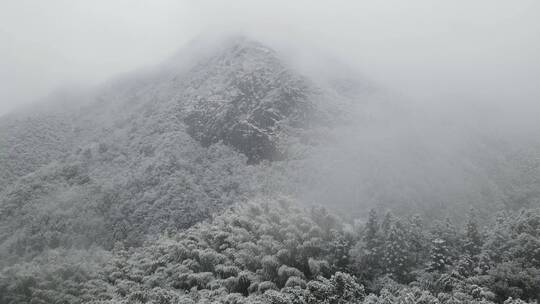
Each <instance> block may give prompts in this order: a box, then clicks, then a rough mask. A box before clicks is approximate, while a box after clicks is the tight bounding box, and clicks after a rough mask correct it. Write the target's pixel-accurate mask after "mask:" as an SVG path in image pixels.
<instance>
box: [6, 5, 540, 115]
mask: <svg viewBox="0 0 540 304" xmlns="http://www.w3.org/2000/svg"><path fill="white" fill-rule="evenodd" d="M223 30H227V31H243V32H246V33H247V34H250V36H252V37H262V38H264V39H274V40H281V41H282V42H285V43H286V42H287V41H290V42H293V43H294V44H295V45H296V46H298V45H304V42H305V45H312V46H317V47H319V48H322V49H326V50H328V51H329V52H332V53H334V54H336V55H337V56H338V57H340V58H341V59H342V60H344V61H348V62H351V63H353V64H355V65H356V66H357V67H358V68H359V69H361V70H362V71H361V72H362V73H363V74H365V75H367V76H368V77H370V78H373V79H375V80H377V81H378V82H381V83H384V84H385V85H386V86H388V87H391V88H392V89H395V90H396V91H399V92H402V93H404V94H406V95H408V96H410V97H412V98H414V99H418V100H424V101H433V102H435V101H438V102H452V101H455V100H460V101H469V100H471V101H472V100H476V101H481V102H485V103H487V104H491V103H492V104H499V105H500V104H504V105H510V104H514V105H516V106H514V108H518V109H524V108H525V107H527V106H530V105H533V104H536V103H540V99H539V97H540V1H538V0H512V1H510V0H452V1H438V0H416V1H413V0H410V1H403V0H385V1H375V0H373V1H360V0H354V1H353V0H351V1H343V0H341V1H340V0H337V1H336V0H334V1H313V0H310V1H308V0H304V1H277V0H271V1H254V0H244V1H238V0H236V1H217V0H216V1H201V0H197V1H179V0H176V1H173V0H147V1H143V0H92V1H82V0H80V1H77V0H47V1H40V0H34V1H31V0H0V83H1V85H0V113H6V112H7V111H9V110H12V109H14V108H15V107H18V106H20V105H22V104H25V103H28V102H30V101H32V100H35V99H38V98H39V97H41V96H44V95H46V94H47V93H49V92H51V91H52V90H54V89H56V88H59V87H62V86H68V85H71V84H94V83H98V82H100V81H104V80H106V79H108V78H110V77H112V76H114V75H115V74H118V73H123V72H127V71H131V70H133V69H136V68H138V67H143V66H148V65H152V64H155V63H158V62H160V61H162V60H164V59H166V58H167V57H168V56H170V55H171V54H172V53H174V52H175V51H176V50H177V49H179V48H180V47H182V45H183V44H185V43H186V42H188V41H189V40H191V39H193V38H195V37H198V36H199V35H201V34H205V33H213V32H219V31H223Z"/></svg>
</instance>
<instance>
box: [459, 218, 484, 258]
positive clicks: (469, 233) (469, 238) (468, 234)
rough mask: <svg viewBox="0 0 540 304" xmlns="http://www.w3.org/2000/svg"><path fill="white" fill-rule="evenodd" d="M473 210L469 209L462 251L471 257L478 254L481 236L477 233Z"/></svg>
mask: <svg viewBox="0 0 540 304" xmlns="http://www.w3.org/2000/svg"><path fill="white" fill-rule="evenodd" d="M475 214H476V212H475V210H474V209H473V208H471V210H470V212H469V219H468V220H467V224H466V227H465V241H464V244H463V249H464V250H465V252H466V253H468V254H469V255H471V256H475V255H477V254H479V253H480V248H481V247H482V236H481V235H480V232H479V231H478V225H477V223H476V220H475Z"/></svg>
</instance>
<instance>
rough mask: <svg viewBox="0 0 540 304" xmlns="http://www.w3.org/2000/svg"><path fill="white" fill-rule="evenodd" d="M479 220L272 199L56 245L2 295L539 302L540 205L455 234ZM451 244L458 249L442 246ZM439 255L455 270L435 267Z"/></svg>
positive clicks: (16, 273) (2, 280) (7, 274)
mask: <svg viewBox="0 0 540 304" xmlns="http://www.w3.org/2000/svg"><path fill="white" fill-rule="evenodd" d="M471 221H472V220H471ZM470 225H473V223H472V222H469V223H468V224H465V225H463V227H461V228H456V229H454V228H453V226H452V225H449V224H448V223H442V224H435V225H433V226H431V227H427V228H419V229H418V227H419V223H418V221H417V219H415V218H414V217H413V218H398V217H395V216H390V215H387V216H385V217H384V219H383V221H381V222H380V223H379V221H378V217H377V215H376V213H372V216H371V219H370V221H368V222H367V223H366V225H365V226H362V225H360V226H359V225H356V226H352V227H351V226H350V225H349V224H347V223H346V222H343V221H342V220H340V219H339V218H338V217H336V216H334V215H332V214H329V213H328V212H326V211H325V210H324V209H321V208H312V209H300V208H298V206H296V205H294V204H293V203H292V202H290V200H289V199H280V200H278V202H271V201H268V200H262V199H261V200H258V201H254V202H251V203H248V204H241V205H235V206H234V207H233V208H231V209H229V210H227V211H226V212H224V213H223V214H221V215H219V216H216V217H214V218H213V219H212V220H210V221H206V222H203V223H200V224H197V225H195V226H193V227H192V228H189V229H187V230H185V231H182V232H178V233H169V234H167V235H163V236H162V237H161V238H160V239H158V240H155V241H152V242H148V243H146V244H145V245H143V246H142V247H136V248H135V247H132V248H125V247H124V246H123V245H121V244H120V243H118V245H117V246H115V248H114V249H113V251H112V254H111V255H109V254H105V253H104V252H96V253H95V254H93V255H90V256H88V254H87V253H85V252H84V251H78V253H77V254H74V255H72V256H71V257H70V258H68V259H67V261H64V260H62V259H61V257H64V256H65V255H66V254H67V253H64V252H57V251H49V252H48V254H47V255H45V256H42V257H40V258H39V259H34V260H33V261H31V262H29V263H24V264H18V265H15V266H12V267H9V268H6V269H5V270H4V271H3V272H2V273H1V274H0V291H2V293H0V294H1V295H2V296H0V302H2V303H28V302H29V301H30V299H32V300H33V301H34V303H42V302H43V303H49V302H55V301H56V302H62V301H67V302H68V303H85V302H92V303H133V302H137V301H139V302H142V303H214V302H216V301H217V303H484V304H487V303H503V302H505V303H520V302H518V301H517V300H515V299H522V300H523V301H534V300H539V299H540V289H539V286H540V263H539V262H538V261H539V259H538V253H539V251H538V250H539V248H540V247H539V246H538V244H539V243H540V233H539V232H540V210H528V211H523V212H518V213H512V214H500V215H499V216H498V217H496V219H495V220H494V222H493V223H492V224H490V226H489V227H487V228H486V229H479V231H478V233H479V234H480V235H481V236H482V241H481V243H480V244H478V245H479V248H480V250H479V251H478V252H477V253H475V254H472V255H471V254H469V252H467V251H466V248H468V246H469V245H470V244H469V243H468V242H467V241H457V242H454V241H455V240H456V239H457V240H466V237H465V236H466V235H467V234H468V233H470V229H467V227H468V226H470ZM398 231H399V232H398ZM454 234H455V235H456V236H457V238H456V239H454V237H453V235H454ZM435 240H436V241H435ZM443 241H444V242H443ZM443 244H444V245H443ZM441 246H446V247H447V249H446V250H440V249H434V247H436V248H440V247H441ZM434 252H436V253H437V254H433V253H434ZM452 252H456V253H455V254H453V253H452ZM85 254H86V255H87V256H85ZM43 259H45V260H43ZM435 259H440V260H442V261H443V262H444V267H442V268H437V267H433V263H434V260H435ZM443 262H440V263H443ZM512 299H514V300H512ZM40 301H41V302H40ZM524 303H525V302H524Z"/></svg>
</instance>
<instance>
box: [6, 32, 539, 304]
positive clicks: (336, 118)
mask: <svg viewBox="0 0 540 304" xmlns="http://www.w3.org/2000/svg"><path fill="white" fill-rule="evenodd" d="M201 49H203V50H204V52H203V51H200V50H201ZM291 58H293V57H291V56H289V55H286V54H281V53H280V52H278V51H275V50H273V49H272V48H270V47H268V46H265V45H263V44H261V43H259V42H255V41H252V40H250V39H247V38H244V37H234V38H231V39H226V40H225V41H220V42H219V43H218V42H215V43H211V44H210V45H203V46H201V45H198V44H197V43H194V44H192V45H190V46H188V47H186V49H185V50H182V51H180V52H179V53H178V54H176V55H175V56H173V57H172V58H170V59H168V60H166V61H165V62H163V63H162V64H161V65H159V66H157V67H154V68H150V69H145V70H141V71H137V72H134V73H129V74H127V75H124V76H122V77H119V78H117V79H115V80H113V81H110V82H107V83H104V84H102V85H100V86H98V87H96V88H92V89H85V90H81V91H80V92H69V93H58V94H56V95H52V96H51V97H49V98H48V99H49V100H47V101H46V102H44V105H43V106H41V107H39V108H28V109H24V110H21V111H19V112H17V113H14V114H9V115H6V116H3V117H0V303H2V304H3V303H12V304H14V303H161V304H164V303H231V304H232V303H507V304H508V303H514V304H515V303H523V302H520V301H521V300H523V301H534V300H539V299H540V295H539V292H540V290H539V289H538V286H540V281H539V280H540V264H539V263H540V262H539V261H540V256H539V255H540V240H539V238H540V214H539V211H538V208H539V207H540V206H539V203H540V192H539V191H538V189H540V159H539V158H538V157H537V156H538V151H540V148H539V147H540V144H539V143H538V138H540V136H539V137H536V136H535V135H536V134H540V130H529V132H528V133H527V134H528V135H527V136H519V137H518V136H514V134H512V133H505V132H494V131H495V130H496V129H495V128H492V125H489V124H487V123H486V124H485V125H480V126H479V125H478V124H476V121H473V120H467V119H465V118H458V117H451V116H448V117H447V116H445V120H439V119H438V118H439V116H437V115H440V113H431V114H432V115H433V117H428V116H427V115H424V114H425V112H422V111H421V109H418V108H416V107H415V106H413V105H408V104H406V103H404V102H403V100H402V99H400V98H399V97H398V96H394V95H392V94H390V93H388V92H385V90H384V89H383V88H378V87H377V86H376V85H375V84H373V83H371V82H369V81H368V80H365V79H363V78H361V77H359V76H357V75H356V74H355V73H352V72H351V71H349V70H348V69H346V68H343V67H341V66H340V65H337V64H335V63H334V62H332V61H328V62H327V61H325V60H324V58H321V60H320V62H319V65H320V66H321V68H319V69H317V70H316V71H315V72H314V71H313V70H311V71H308V70H306V69H304V68H303V67H302V66H301V65H300V64H297V63H296V62H294V60H292V59H291ZM471 207H473V208H472V209H471ZM393 214H396V215H393ZM465 214H468V215H467V216H466V215H465ZM510 298H512V299H510ZM517 299H521V300H517Z"/></svg>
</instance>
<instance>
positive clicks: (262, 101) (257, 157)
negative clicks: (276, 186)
mask: <svg viewBox="0 0 540 304" xmlns="http://www.w3.org/2000/svg"><path fill="white" fill-rule="evenodd" d="M189 74H190V81H189V84H188V86H187V88H188V89H187V90H186V94H187V95H186V96H185V98H186V99H187V100H188V102H187V106H186V109H185V118H184V121H185V123H186V124H187V125H188V132H189V134H190V135H191V136H193V137H194V138H195V139H197V140H199V141H200V142H201V143H202V144H203V145H210V144H212V143H216V142H220V141H222V142H223V143H225V144H228V145H231V146H233V147H234V148H235V149H237V150H238V151H240V152H242V153H244V154H245V155H246V156H247V157H248V159H249V161H250V162H252V163H255V162H259V161H261V160H263V159H267V160H278V159H282V158H283V157H284V154H285V151H284V150H283V149H282V148H281V147H280V138H281V137H283V136H286V134H285V132H284V129H285V128H301V127H302V125H304V124H305V123H306V122H307V119H308V118H309V116H310V115H311V113H312V112H313V105H312V103H310V101H309V99H310V94H312V93H313V92H314V91H315V90H314V89H313V88H312V86H311V85H310V83H309V81H308V80H307V79H305V78H304V77H303V76H300V75H298V74H295V73H294V72H292V71H291V70H289V69H288V68H287V67H286V66H285V65H284V64H283V63H282V62H281V61H280V60H279V59H278V58H277V56H276V54H275V52H274V51H272V50H271V49H269V48H266V47H264V46H262V45H260V44H258V43H255V42H251V41H248V40H236V41H234V43H231V44H230V45H229V46H228V47H227V48H226V49H225V51H224V52H219V54H218V55H216V56H213V57H211V58H210V59H208V60H207V61H204V62H202V63H200V64H198V65H196V66H195V67H194V68H193V69H192V71H191V73H189Z"/></svg>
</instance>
